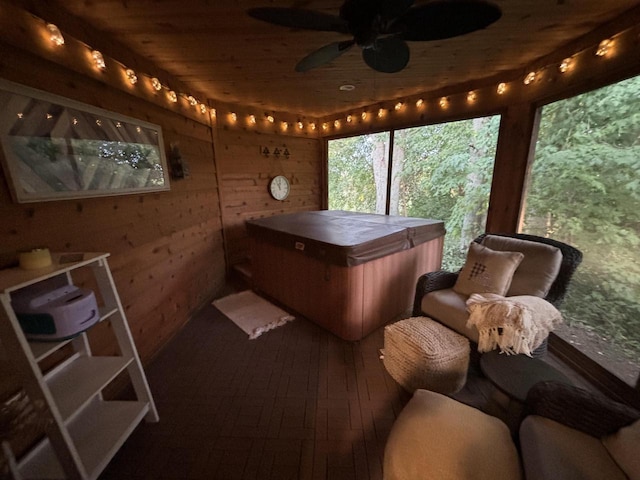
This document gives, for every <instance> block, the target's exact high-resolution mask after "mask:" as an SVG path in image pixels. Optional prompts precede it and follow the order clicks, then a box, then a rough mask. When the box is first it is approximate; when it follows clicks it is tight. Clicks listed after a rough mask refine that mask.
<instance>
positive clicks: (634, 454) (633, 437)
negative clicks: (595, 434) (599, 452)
mask: <svg viewBox="0 0 640 480" xmlns="http://www.w3.org/2000/svg"><path fill="white" fill-rule="evenodd" d="M602 443H603V444H604V446H605V448H606V449H607V450H608V451H609V453H610V454H611V456H612V457H613V459H614V460H615V461H616V462H617V463H618V465H620V467H621V468H622V469H623V470H624V472H625V473H626V474H627V476H628V477H629V478H630V479H631V480H639V479H640V420H636V421H635V422H633V423H632V424H631V425H628V426H626V427H622V428H621V429H620V430H618V431H617V432H616V433H614V434H613V435H608V436H606V437H604V438H603V439H602Z"/></svg>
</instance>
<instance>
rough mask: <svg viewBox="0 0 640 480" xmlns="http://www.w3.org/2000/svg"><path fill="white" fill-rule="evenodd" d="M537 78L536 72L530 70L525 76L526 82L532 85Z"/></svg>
mask: <svg viewBox="0 0 640 480" xmlns="http://www.w3.org/2000/svg"><path fill="white" fill-rule="evenodd" d="M535 79H536V72H529V73H528V74H527V76H526V77H524V84H525V85H530V84H531V83H532V82H533V81H534V80H535Z"/></svg>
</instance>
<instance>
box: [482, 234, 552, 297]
mask: <svg viewBox="0 0 640 480" xmlns="http://www.w3.org/2000/svg"><path fill="white" fill-rule="evenodd" d="M482 244H483V245H485V246H487V247H489V248H490V249H492V250H499V251H506V252H522V253H523V254H524V258H523V259H522V262H521V263H520V265H519V266H518V268H517V269H516V272H515V273H514V274H513V280H512V281H511V286H510V287H509V290H508V291H507V295H506V296H507V297H511V296H513V295H533V296H536V297H542V298H544V297H546V296H547V294H548V293H549V289H550V288H551V285H552V284H553V282H554V281H555V279H556V277H557V276H558V272H559V271H560V265H561V264H562V252H561V251H560V249H559V248H556V247H554V246H552V245H546V244H544V243H540V242H532V241H529V240H520V239H519V238H509V237H500V236H498V235H487V236H486V237H484V239H483V240H482Z"/></svg>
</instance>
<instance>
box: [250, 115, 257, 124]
mask: <svg viewBox="0 0 640 480" xmlns="http://www.w3.org/2000/svg"><path fill="white" fill-rule="evenodd" d="M249 123H250V124H251V125H255V124H256V116H255V115H249Z"/></svg>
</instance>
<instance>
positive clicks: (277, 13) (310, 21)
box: [247, 7, 349, 34]
mask: <svg viewBox="0 0 640 480" xmlns="http://www.w3.org/2000/svg"><path fill="white" fill-rule="evenodd" d="M247 14H248V15H249V16H250V17H253V18H256V19H258V20H262V21H264V22H269V23H273V24H275V25H280V26H283V27H290V28H301V29H305V30H319V31H323V32H340V33H347V34H348V33H349V27H348V25H347V22H346V21H345V20H343V19H342V18H340V17H338V16H337V15H330V14H328V13H320V12H314V11H313V10H306V9H304V8H285V7H260V8H250V9H249V10H247Z"/></svg>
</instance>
